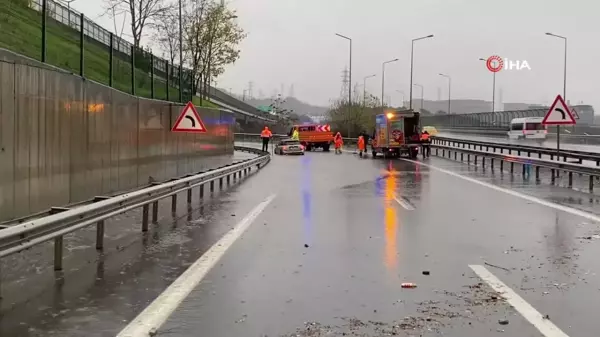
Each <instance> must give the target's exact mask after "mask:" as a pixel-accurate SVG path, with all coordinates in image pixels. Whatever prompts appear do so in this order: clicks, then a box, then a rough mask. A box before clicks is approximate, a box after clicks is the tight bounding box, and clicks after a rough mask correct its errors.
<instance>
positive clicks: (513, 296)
mask: <svg viewBox="0 0 600 337" xmlns="http://www.w3.org/2000/svg"><path fill="white" fill-rule="evenodd" d="M469 268H471V269H472V270H473V272H475V274H477V276H479V278H481V279H482V280H483V281H484V282H485V283H487V284H488V285H489V286H490V287H491V288H492V289H494V290H495V291H496V292H497V293H499V294H500V295H501V296H502V297H504V298H505V299H506V302H508V304H510V305H511V306H512V307H513V308H515V310H517V311H518V312H519V313H520V314H521V315H522V316H523V317H524V318H525V319H526V320H527V321H529V323H531V324H532V325H533V326H534V327H536V328H537V329H538V330H539V331H540V332H541V333H542V335H544V336H545V337H569V336H568V335H567V334H566V333H564V332H562V330H560V329H559V328H558V327H557V326H556V325H554V323H552V322H551V321H550V320H549V319H545V318H544V317H543V316H542V314H540V313H539V312H538V311H537V310H535V308H534V307H532V306H531V304H529V303H527V302H525V300H524V299H523V298H522V297H521V296H519V295H518V294H517V293H515V292H514V291H513V290H512V289H511V288H509V287H508V286H506V284H504V283H502V281H500V280H499V279H498V278H497V277H496V276H494V274H492V273H491V272H490V271H489V270H487V269H486V268H485V267H484V266H481V265H469Z"/></svg>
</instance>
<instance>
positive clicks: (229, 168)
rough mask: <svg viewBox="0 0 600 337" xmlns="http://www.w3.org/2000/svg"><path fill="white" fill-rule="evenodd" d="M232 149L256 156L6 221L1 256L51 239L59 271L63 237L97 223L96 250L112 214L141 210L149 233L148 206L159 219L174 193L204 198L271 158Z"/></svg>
mask: <svg viewBox="0 0 600 337" xmlns="http://www.w3.org/2000/svg"><path fill="white" fill-rule="evenodd" d="M235 150H237V151H245V152H251V153H256V154H258V155H259V156H258V157H256V158H252V159H247V160H244V161H242V162H239V163H235V164H229V165H225V166H222V167H220V168H217V169H211V170H208V171H206V172H200V173H198V174H193V175H187V176H184V177H181V178H177V179H172V180H169V181H166V182H160V183H152V184H151V186H149V187H145V188H142V189H138V190H134V191H131V192H128V193H123V194H120V195H116V196H112V197H109V196H99V197H96V198H94V199H93V200H90V201H87V202H83V203H79V204H76V205H72V207H53V208H51V209H50V210H49V211H47V212H45V213H38V214H37V218H34V216H30V217H28V218H24V219H21V220H15V221H12V222H6V223H4V224H3V225H4V226H3V229H1V230H0V257H5V256H8V255H11V254H15V253H19V252H21V251H23V250H25V249H28V248H31V247H33V246H35V245H38V244H41V243H44V242H47V241H50V240H54V269H55V270H61V269H62V260H63V236H64V235H65V234H69V233H71V232H74V231H76V230H78V229H81V228H84V227H87V226H90V225H93V224H96V248H97V249H102V248H103V246H104V221H105V220H106V219H108V218H111V217H113V216H115V215H118V214H121V213H124V212H127V211H131V210H133V209H136V208H140V207H141V208H142V231H143V232H146V231H148V223H149V219H148V218H149V211H150V204H152V222H153V223H154V222H156V221H157V219H158V201H159V200H161V199H164V198H167V197H169V196H170V197H172V204H171V211H172V212H175V211H176V207H177V194H178V193H180V192H184V191H187V201H188V203H191V201H192V193H191V192H192V190H191V189H192V188H194V187H200V198H201V199H202V198H203V197H204V186H205V185H206V184H209V185H210V192H214V189H215V181H217V180H218V181H219V188H220V189H222V188H223V179H226V180H227V184H229V183H230V180H231V178H232V177H233V179H234V180H235V179H236V178H238V179H241V177H242V174H243V175H244V176H246V175H248V174H249V173H250V172H251V171H252V168H253V167H256V168H257V169H259V168H261V167H262V166H264V165H266V164H267V163H268V162H269V161H270V160H271V156H270V155H269V154H268V153H265V152H262V151H260V150H258V149H255V148H249V147H240V146H236V147H235Z"/></svg>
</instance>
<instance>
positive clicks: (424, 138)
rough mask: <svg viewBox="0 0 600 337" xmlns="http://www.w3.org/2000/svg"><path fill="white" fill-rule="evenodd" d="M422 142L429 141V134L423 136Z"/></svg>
mask: <svg viewBox="0 0 600 337" xmlns="http://www.w3.org/2000/svg"><path fill="white" fill-rule="evenodd" d="M421 140H422V141H424V142H427V141H429V134H427V133H423V134H421Z"/></svg>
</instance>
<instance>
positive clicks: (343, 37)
mask: <svg viewBox="0 0 600 337" xmlns="http://www.w3.org/2000/svg"><path fill="white" fill-rule="evenodd" d="M335 35H337V36H339V37H341V38H342V39H346V40H348V42H349V43H350V53H349V54H350V61H349V66H348V83H349V85H348V123H347V124H348V130H347V131H348V134H347V136H346V137H350V123H349V122H350V115H351V112H352V39H351V38H349V37H347V36H344V35H342V34H338V33H335Z"/></svg>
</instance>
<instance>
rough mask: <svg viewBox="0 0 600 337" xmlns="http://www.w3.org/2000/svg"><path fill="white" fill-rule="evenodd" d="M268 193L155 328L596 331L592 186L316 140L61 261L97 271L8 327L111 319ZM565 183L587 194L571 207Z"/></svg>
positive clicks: (153, 291) (109, 325)
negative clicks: (125, 240)
mask: <svg viewBox="0 0 600 337" xmlns="http://www.w3.org/2000/svg"><path fill="white" fill-rule="evenodd" d="M447 172H450V173H453V174H454V175H452V174H449V173H447ZM461 177H466V178H468V179H471V180H473V181H479V182H482V183H483V184H477V183H475V182H473V181H469V180H467V179H464V178H461ZM486 184H487V185H486ZM491 185H493V186H496V187H497V188H496V189H493V188H490V187H489V186H491ZM505 191H512V192H515V193H518V194H520V195H523V196H526V197H527V198H523V197H519V196H516V195H514V194H510V193H507V192H505ZM271 195H276V197H275V199H273V201H272V202H271V203H270V204H269V205H268V207H267V208H266V209H265V210H264V211H263V212H262V213H260V214H259V215H258V216H257V218H256V219H255V220H254V221H253V223H252V225H251V226H250V227H249V228H248V230H247V231H246V232H244V234H243V235H242V236H241V237H240V238H239V240H237V241H235V243H234V244H233V245H232V246H231V248H230V249H229V250H227V251H226V252H225V253H224V255H223V256H222V258H221V259H220V260H219V261H218V262H217V264H216V265H215V267H214V268H213V269H212V270H210V271H209V272H208V274H207V275H206V276H205V277H204V279H203V280H202V282H201V283H200V284H199V285H198V286H197V287H195V288H194V289H193V291H192V292H191V293H190V295H189V296H188V297H187V298H186V299H185V300H184V301H183V303H182V304H181V305H180V306H179V308H178V309H177V310H176V311H175V312H174V313H173V315H171V316H170V318H169V319H168V321H167V322H166V323H165V324H164V325H163V326H162V327H161V328H160V329H159V330H158V334H157V335H158V336H190V337H191V336H198V335H202V336H216V337H219V336H224V337H232V336H343V335H346V336H349V335H354V336H387V335H397V336H419V335H423V336H439V335H444V336H456V337H481V336H526V337H527V336H535V337H539V336H547V337H557V336H567V335H568V336H595V335H597V333H596V331H597V328H596V324H595V321H594V315H593V313H594V312H595V310H594V309H595V307H596V305H595V303H597V300H596V298H597V297H600V290H599V289H598V286H597V284H598V276H597V273H598V264H597V258H596V257H597V256H598V254H599V253H600V249H599V247H600V246H599V245H600V230H598V224H599V223H598V221H597V220H595V219H596V216H595V215H593V214H591V213H592V212H590V210H591V209H592V208H593V207H594V205H595V203H596V201H595V199H594V198H592V199H593V201H592V202H591V203H588V201H587V200H586V196H585V194H584V193H581V192H577V191H572V190H565V189H561V188H560V187H556V186H554V187H548V186H538V185H535V184H532V185H529V184H526V183H525V182H523V181H522V179H521V178H520V177H518V179H510V178H509V177H507V176H504V177H501V176H499V175H497V174H496V175H492V174H491V173H490V172H484V171H483V170H480V169H479V168H477V167H472V166H468V165H464V164H461V163H458V162H454V161H450V160H444V159H440V158H431V159H427V160H426V161H425V162H419V161H417V162H413V161H408V160H395V161H387V160H382V159H378V160H373V159H371V158H368V159H359V158H358V157H357V156H356V155H352V154H344V155H341V156H335V155H334V154H333V153H321V152H314V153H307V154H306V155H305V156H303V157H287V156H276V157H274V159H273V161H272V162H271V163H270V164H269V165H267V166H266V167H265V168H264V169H263V170H261V171H260V173H259V174H257V175H254V176H252V177H250V178H248V179H247V180H246V181H245V182H244V183H243V184H241V185H239V186H236V187H234V188H232V189H231V190H229V191H228V192H226V193H224V194H222V195H219V196H215V198H213V199H212V201H211V202H209V203H207V204H204V208H202V207H201V206H200V205H195V206H194V208H198V207H200V208H201V209H203V210H202V211H200V210H196V211H192V213H191V217H190V216H189V215H188V214H187V213H186V214H183V213H182V214H180V215H178V217H177V218H176V219H169V217H166V218H165V219H163V220H162V221H161V226H160V229H158V230H156V232H155V233H156V234H150V236H149V237H148V239H147V243H146V244H143V243H138V244H136V243H129V245H127V246H125V247H126V248H124V249H122V250H121V251H119V250H118V249H115V252H114V253H112V254H109V256H107V259H108V260H106V261H105V262H104V267H103V268H104V271H103V273H104V274H103V275H102V276H98V274H96V273H94V270H95V269H96V268H97V265H99V262H97V261H96V259H90V267H89V268H87V269H84V270H81V271H79V272H71V273H67V275H66V276H65V280H66V282H67V283H69V284H71V285H77V284H86V281H85V280H86V278H87V279H89V280H90V282H89V283H87V284H86V285H85V286H80V287H79V288H82V289H86V290H87V292H85V293H84V292H76V293H75V294H68V293H66V294H65V293H64V290H63V294H62V295H60V296H66V298H68V303H65V301H64V300H63V301H62V302H61V301H58V302H53V299H56V298H58V297H59V295H56V293H53V292H52V291H51V290H48V291H47V293H48V294H49V295H48V298H46V299H44V300H39V301H38V302H36V303H34V304H32V305H29V306H25V307H23V308H24V309H19V308H16V309H15V310H14V311H13V313H12V314H9V315H12V316H11V320H12V321H13V322H15V323H13V324H8V323H4V321H5V319H6V318H4V319H3V324H5V325H6V327H8V326H10V327H11V328H10V329H8V328H5V330H3V331H2V332H3V333H6V334H7V335H19V336H78V335H80V332H81V331H86V336H111V335H115V334H116V333H118V332H119V331H120V330H121V329H123V328H124V327H125V325H127V322H129V321H131V320H132V319H133V318H134V317H135V316H136V315H137V314H139V313H140V312H141V311H142V310H143V309H144V308H145V307H146V306H147V305H148V304H149V303H150V302H151V301H152V300H153V299H154V298H155V297H156V296H157V295H158V294H159V293H160V292H161V291H163V290H164V289H165V288H166V287H167V286H168V284H169V283H171V282H172V281H173V280H174V279H175V278H176V277H177V276H178V275H179V274H181V272H182V271H183V270H184V269H185V268H186V267H188V266H190V265H191V264H192V263H193V262H194V261H195V260H196V259H197V258H198V257H199V256H200V255H202V253H203V252H204V251H206V250H207V249H208V247H210V246H211V245H212V244H213V243H215V242H216V241H217V240H218V239H219V238H220V237H221V236H222V235H223V234H224V233H226V232H227V231H229V230H231V228H235V226H237V225H238V223H239V222H240V219H242V218H244V217H245V216H246V214H248V213H249V212H250V211H251V210H252V209H253V208H254V207H255V206H256V205H257V204H259V203H260V202H261V201H262V200H264V199H265V198H267V197H268V196H271ZM558 195H560V197H557V196H558ZM560 198H562V199H561V200H566V199H567V198H574V199H577V198H582V199H583V200H584V202H582V204H583V205H580V206H581V207H579V208H578V209H577V210H574V209H573V211H571V209H572V208H570V206H572V205H570V204H569V203H564V202H561V201H560V200H557V199H560ZM548 202H552V203H558V202H560V203H561V205H558V204H556V206H553V207H550V206H548V204H545V203H548ZM552 205H555V204H552ZM181 208H182V209H183V208H184V207H181ZM578 212H579V213H578ZM583 212H586V214H589V216H588V217H587V218H583V217H582V216H581V215H580V214H581V213H583ZM181 217H183V218H184V219H185V220H177V219H179V218H181ZM123 221H126V219H123ZM153 233H154V232H153ZM471 265H475V266H480V267H481V268H483V269H481V268H479V269H477V268H475V269H472V268H471V267H469V266H471ZM474 270H479V271H480V272H481V271H482V270H484V271H487V272H488V273H489V274H491V275H492V276H493V277H495V278H497V280H499V281H501V282H502V283H503V285H504V286H505V289H509V290H511V291H512V292H513V293H511V295H510V296H508V295H507V298H506V299H504V298H502V297H501V296H500V295H499V294H498V293H497V292H495V291H494V289H496V290H498V289H499V288H498V287H500V286H498V284H496V283H494V282H493V281H491V278H490V277H489V275H488V274H486V273H485V272H481V273H475V272H474ZM75 273H78V274H77V275H78V276H79V277H74V276H73V274H75ZM94 280H95V281H94ZM403 283H414V284H416V288H405V287H403V286H402V284H403ZM519 298H520V299H521V300H522V302H519ZM598 299H599V300H600V298H598ZM57 303H60V304H57ZM523 303H525V304H528V305H531V308H532V310H533V311H532V310H529V311H527V310H525V309H524V306H525V304H523ZM511 305H512V306H511ZM42 306H46V308H47V309H46V311H43V310H44V309H39V308H42ZM527 312H528V313H529V314H531V315H529V316H528V315H527ZM532 313H533V314H532ZM19 322H24V324H23V326H21V324H20V323H19ZM553 324H555V325H556V326H554V328H556V329H555V330H548V329H554V328H553ZM558 329H560V330H562V332H563V335H561V334H559V333H560V330H558ZM548 331H551V332H548ZM552 331H553V332H552ZM15 332H17V333H15ZM11 333H12V334H11Z"/></svg>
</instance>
